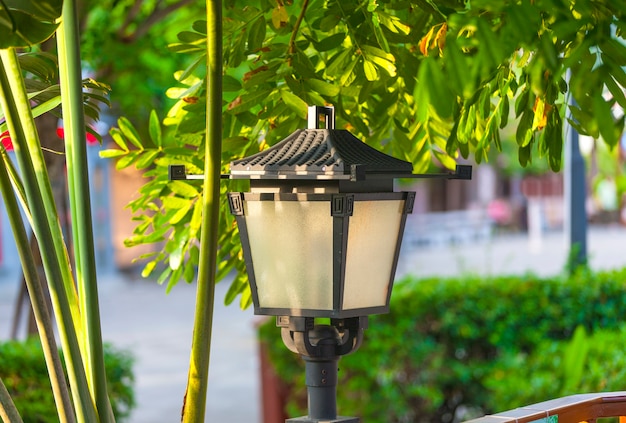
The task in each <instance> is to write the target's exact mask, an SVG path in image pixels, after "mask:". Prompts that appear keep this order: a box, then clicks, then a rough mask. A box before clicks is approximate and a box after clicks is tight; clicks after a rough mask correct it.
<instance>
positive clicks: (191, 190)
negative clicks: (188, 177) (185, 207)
mask: <svg viewBox="0 0 626 423" xmlns="http://www.w3.org/2000/svg"><path fill="white" fill-rule="evenodd" d="M168 187H169V188H170V189H171V190H172V192H173V193H174V194H176V195H179V196H181V197H184V198H196V197H198V196H199V195H200V192H199V191H198V189H197V188H196V187H194V186H192V185H191V184H190V183H188V182H185V181H171V182H170V183H169V184H168Z"/></svg>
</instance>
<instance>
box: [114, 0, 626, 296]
mask: <svg viewBox="0 0 626 423" xmlns="http://www.w3.org/2000/svg"><path fill="white" fill-rule="evenodd" d="M625 11H626V1H625V0H617V1H608V0H579V1H570V0H508V1H499V0H474V1H472V2H469V1H458V0H443V1H437V2H433V1H427V0H409V1H407V0H387V1H378V0H367V1H357V0H347V1H337V0H301V1H290V2H282V1H278V2H276V1H270V0H256V1H252V2H250V1H246V2H245V3H244V2H240V1H236V0H230V1H227V2H225V9H224V20H223V25H224V77H223V89H224V93H225V95H224V99H223V149H222V163H223V166H224V170H225V171H227V163H228V162H229V161H230V160H232V159H235V158H239V157H242V156H245V155H248V154H252V153H255V152H257V151H259V150H262V149H264V148H266V147H267V146H270V145H273V144H274V143H276V142H277V141H279V140H281V139H283V138H285V137H286V136H288V135H289V134H291V133H292V132H293V131H294V130H296V129H298V128H301V127H304V125H305V115H306V107H307V105H312V104H318V105H321V104H332V105H334V106H335V107H336V110H337V126H338V127H342V128H346V129H349V130H350V131H352V132H353V133H354V134H355V135H356V136H358V137H359V138H361V139H363V140H364V141H366V142H367V143H368V144H370V145H372V146H374V147H376V148H378V149H380V150H382V151H385V152H386V153H388V154H391V155H394V156H396V157H399V158H403V159H405V160H408V161H410V162H412V163H413V164H414V170H415V171H416V172H424V171H426V170H428V168H429V167H430V166H432V164H433V163H438V164H440V165H442V166H445V167H450V168H452V167H453V166H454V164H455V162H456V160H459V159H461V158H466V159H467V158H469V157H470V155H473V158H474V159H475V160H476V162H478V163H480V162H481V161H482V160H484V159H486V158H487V155H488V153H489V151H490V150H492V149H493V148H494V147H495V149H497V150H500V149H501V148H502V140H501V138H500V130H501V129H502V128H505V127H507V126H508V125H515V126H516V128H517V129H516V136H515V141H516V148H517V150H518V157H519V161H520V163H521V164H522V165H523V166H526V165H527V164H529V163H530V162H531V161H532V159H533V157H542V158H545V159H546V160H547V161H548V163H549V165H550V167H551V168H552V169H553V170H558V169H559V168H560V166H561V157H562V148H563V125H564V122H566V121H569V123H571V124H572V125H573V127H575V128H576V129H577V130H578V131H579V132H580V133H582V134H589V135H591V136H593V137H602V138H603V139H604V141H605V142H606V143H607V144H608V145H609V146H611V147H613V146H615V145H616V144H617V142H618V140H619V136H620V134H621V133H622V131H623V127H624V115H623V112H622V111H621V110H622V109H623V108H624V107H625V106H626V97H625V96H624V94H623V87H624V86H626V73H625V72H624V69H623V68H622V67H623V66H625V65H626V46H625V45H624V38H623V31H624V29H626V24H624V22H626V21H625V20H624V13H625ZM205 39H206V23H205V22H200V21H198V22H195V23H194V24H193V26H192V27H191V28H190V30H188V31H183V32H181V33H180V34H179V35H178V42H177V43H174V44H172V45H171V47H170V48H171V49H172V50H173V51H177V52H180V53H183V54H185V55H187V56H190V57H192V58H193V60H192V62H191V65H190V66H189V67H187V68H186V69H184V70H181V71H180V72H178V73H177V74H176V80H177V86H176V87H173V88H171V89H170V90H169V91H168V95H170V96H171V97H172V98H174V99H177V100H178V102H177V103H176V105H175V106H174V107H173V108H172V109H171V110H170V111H169V113H168V115H167V116H166V117H165V119H164V120H163V123H164V125H165V130H164V131H162V130H161V128H160V127H159V125H158V122H157V119H156V117H153V119H152V120H151V128H152V129H151V132H150V133H151V139H146V140H143V139H141V138H140V137H139V135H137V133H138V131H136V130H134V129H133V128H132V126H131V125H129V122H128V121H127V120H125V119H122V120H120V125H119V128H118V129H116V130H114V131H113V133H112V135H113V138H114V140H115V141H116V143H117V144H118V147H119V148H118V149H116V150H108V151H105V152H104V153H103V155H104V156H106V157H118V158H119V161H118V163H117V165H118V167H120V168H123V167H126V166H129V165H131V164H135V165H137V166H138V167H139V168H146V169H147V168H149V167H150V170H148V171H147V173H146V175H147V176H149V177H150V178H152V179H151V180H150V181H149V182H148V183H147V184H146V185H145V186H144V188H143V189H142V190H141V197H140V198H139V199H137V200H136V201H134V202H133V203H131V205H130V207H131V208H132V210H133V211H134V212H135V213H137V220H138V222H139V226H138V227H137V230H136V235H135V236H134V237H133V238H132V239H130V240H129V241H128V245H135V244H138V243H153V242H160V241H166V246H165V249H164V251H163V252H160V253H157V254H156V255H154V256H152V257H145V258H150V261H149V262H148V264H147V266H146V268H145V272H144V273H145V274H146V275H148V274H150V273H151V272H152V271H153V270H154V269H155V268H156V267H157V265H158V263H159V262H165V263H166V264H167V268H166V270H165V272H164V273H163V274H162V275H161V277H160V278H159V280H160V281H161V282H163V281H166V280H168V279H169V281H170V287H171V285H172V284H175V283H176V282H177V281H178V280H179V279H181V278H184V279H186V280H188V281H189V280H191V279H192V278H193V266H195V264H196V263H197V260H198V251H197V249H196V247H195V245H196V239H195V238H196V235H197V231H198V222H199V221H200V216H199V213H200V211H199V206H198V201H197V199H198V198H199V195H200V191H199V188H198V187H197V186H194V185H192V184H190V183H186V182H180V181H179V182H168V181H167V171H166V169H165V166H166V165H168V164H170V163H179V164H181V163H182V164H185V165H187V166H188V168H189V172H196V173H202V163H203V156H204V152H203V149H202V140H203V138H204V136H205V130H204V128H205V125H204V122H205V106H206V101H207V100H206V91H205V90H206V88H205V84H204V78H203V74H204V71H203V66H202V64H203V63H204V55H205V54H206V53H205V50H204V45H205ZM570 102H571V103H572V105H571V106H568V104H570ZM570 115H571V116H572V118H571V119H570V117H569V116H570ZM153 164H154V165H155V166H154V167H152V165H153ZM239 188H240V187H237V186H235V184H234V183H231V184H230V186H229V187H226V185H224V186H223V187H222V189H223V191H224V192H225V191H226V190H227V189H229V190H234V189H239ZM159 199H160V200H159ZM148 211H150V213H151V214H148V213H147V212H148ZM220 226H221V232H220V233H221V234H222V235H221V239H220V247H221V252H220V254H221V257H220V258H221V264H220V269H219V272H220V273H219V275H220V276H224V275H226V274H228V273H229V272H230V271H231V270H233V269H234V268H236V269H237V270H239V276H238V277H237V278H236V279H235V282H234V284H233V287H232V289H231V293H230V294H229V296H228V298H227V301H228V302H229V301H232V300H233V299H234V298H235V296H236V295H237V294H238V293H240V292H246V288H245V287H246V285H247V284H246V280H245V277H244V276H242V271H243V269H242V268H243V264H242V261H241V259H240V251H239V246H238V244H239V243H238V240H237V237H236V233H237V230H236V227H235V226H234V224H233V220H232V218H231V217H230V216H229V213H228V212H227V209H226V207H223V209H222V218H221V221H220ZM249 300H250V297H249V295H244V296H243V297H242V304H243V305H246V304H248V303H249Z"/></svg>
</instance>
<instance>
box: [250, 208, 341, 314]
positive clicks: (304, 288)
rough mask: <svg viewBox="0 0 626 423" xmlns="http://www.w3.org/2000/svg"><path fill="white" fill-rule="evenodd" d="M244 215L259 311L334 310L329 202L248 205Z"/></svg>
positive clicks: (331, 223) (331, 222)
mask: <svg viewBox="0 0 626 423" xmlns="http://www.w3.org/2000/svg"><path fill="white" fill-rule="evenodd" d="M244 210H245V216H246V225H247V229H248V236H249V240H250V248H251V255H252V263H253V265H254V276H255V280H256V285H257V294H258V298H259V307H262V308H282V309H312V310H332V308H333V288H332V283H333V273H332V272H333V265H332V263H333V255H332V246H333V239H332V236H333V221H332V216H331V215H330V205H329V203H328V202H327V201H246V202H245V204H244ZM294 315H297V313H294Z"/></svg>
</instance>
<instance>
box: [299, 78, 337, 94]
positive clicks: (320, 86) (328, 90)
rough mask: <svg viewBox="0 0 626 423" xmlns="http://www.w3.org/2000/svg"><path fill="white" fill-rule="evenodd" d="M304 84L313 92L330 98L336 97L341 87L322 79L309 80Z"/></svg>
mask: <svg viewBox="0 0 626 423" xmlns="http://www.w3.org/2000/svg"><path fill="white" fill-rule="evenodd" d="M304 84H305V85H306V86H308V87H309V88H311V89H312V90H313V91H315V92H318V93H320V94H322V95H325V96H328V97H334V96H336V95H338V94H339V91H340V87H339V86H338V85H333V84H329V83H328V82H326V81H322V80H321V79H307V80H305V82H304Z"/></svg>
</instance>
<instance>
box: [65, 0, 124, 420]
mask: <svg viewBox="0 0 626 423" xmlns="http://www.w3.org/2000/svg"><path fill="white" fill-rule="evenodd" d="M77 20H78V18H77V16H76V0H65V1H64V2H63V14H62V18H61V24H60V25H59V28H58V29H57V48H58V51H59V78H60V85H61V105H62V109H63V128H64V134H65V135H64V136H65V153H66V160H67V178H68V191H69V199H70V200H69V201H70V211H71V217H72V237H73V241H74V260H75V265H76V284H77V286H78V294H79V295H78V297H79V301H80V310H81V317H82V319H83V321H82V326H83V328H84V329H85V335H86V339H83V346H84V352H85V355H86V356H85V361H84V364H85V371H86V373H87V376H88V380H89V388H90V390H91V395H92V397H93V399H94V400H95V403H96V409H97V412H98V415H99V416H100V421H101V422H108V421H114V418H113V414H112V413H111V412H110V410H111V407H110V402H109V397H108V393H107V383H106V372H105V368H104V352H103V346H102V330H101V323H100V305H99V302H98V287H97V274H96V259H95V252H94V237H93V229H92V216H91V203H90V192H89V169H88V166H87V146H86V141H85V140H86V133H85V114H84V109H83V90H82V88H83V87H82V76H81V71H82V69H81V61H80V45H79V42H78V40H79V39H80V36H79V33H78V22H77ZM105 416H106V418H105Z"/></svg>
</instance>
